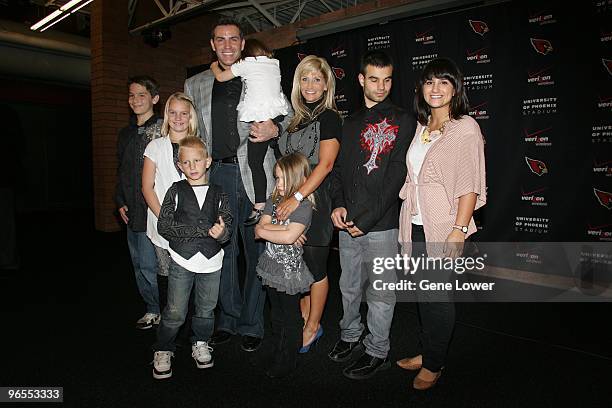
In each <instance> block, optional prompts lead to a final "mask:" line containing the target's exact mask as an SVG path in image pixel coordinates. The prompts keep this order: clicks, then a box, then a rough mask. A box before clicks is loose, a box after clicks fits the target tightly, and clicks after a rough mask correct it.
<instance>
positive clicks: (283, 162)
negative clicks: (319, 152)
mask: <svg viewBox="0 0 612 408" xmlns="http://www.w3.org/2000/svg"><path fill="white" fill-rule="evenodd" d="M277 168H278V169H279V170H280V171H281V172H282V173H283V184H284V186H285V194H284V197H287V198H288V197H291V196H293V195H294V194H295V193H296V192H297V191H298V190H299V189H300V187H302V185H303V184H304V181H306V179H307V178H308V176H310V164H308V159H307V158H306V156H304V155H303V154H301V153H297V152H296V153H291V154H288V155H287V156H283V157H281V158H280V159H278V161H277V162H276V164H275V165H274V172H275V173H276V169H277ZM282 197H283V196H281V195H280V194H279V192H278V190H277V189H276V187H275V188H274V191H273V192H272V201H273V202H276V201H277V200H279V199H281V198H282ZM307 199H308V200H309V201H310V202H311V203H312V204H313V205H314V204H315V201H314V195H313V194H310V195H309V196H308V197H307Z"/></svg>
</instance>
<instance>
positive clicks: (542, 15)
mask: <svg viewBox="0 0 612 408" xmlns="http://www.w3.org/2000/svg"><path fill="white" fill-rule="evenodd" d="M529 22H530V23H538V24H540V25H544V24H552V23H556V22H557V21H556V20H555V18H554V17H553V15H552V14H551V13H547V12H545V11H539V12H537V13H533V14H531V15H530V16H529Z"/></svg>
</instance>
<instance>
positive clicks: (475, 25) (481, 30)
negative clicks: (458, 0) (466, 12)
mask: <svg viewBox="0 0 612 408" xmlns="http://www.w3.org/2000/svg"><path fill="white" fill-rule="evenodd" d="M468 22H469V23H470V27H472V30H474V32H475V33H476V34H479V35H481V36H484V35H485V34H486V33H488V32H489V26H488V25H487V23H485V22H484V21H479V20H468Z"/></svg>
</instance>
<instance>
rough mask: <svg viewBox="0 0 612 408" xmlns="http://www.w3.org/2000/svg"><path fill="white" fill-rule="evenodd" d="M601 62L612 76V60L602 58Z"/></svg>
mask: <svg viewBox="0 0 612 408" xmlns="http://www.w3.org/2000/svg"><path fill="white" fill-rule="evenodd" d="M601 62H603V64H604V67H606V69H607V70H608V74H610V75H612V60H609V59H605V58H602V59H601Z"/></svg>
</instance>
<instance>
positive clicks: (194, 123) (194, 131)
mask: <svg viewBox="0 0 612 408" xmlns="http://www.w3.org/2000/svg"><path fill="white" fill-rule="evenodd" d="M174 99H176V100H177V101H181V102H184V103H186V104H187V105H188V106H189V114H190V115H191V117H190V118H189V127H188V128H187V136H188V137H189V136H198V116H197V115H198V114H197V113H196V110H195V105H194V104H193V101H192V100H191V98H190V97H188V96H187V95H186V94H184V93H183V92H175V93H173V94H172V95H170V96H169V97H168V100H167V101H166V107H165V108H164V123H162V128H161V134H162V136H168V134H169V132H170V125H169V123H168V122H169V120H170V119H169V118H168V110H169V109H170V102H172V101H173V100H174Z"/></svg>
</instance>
